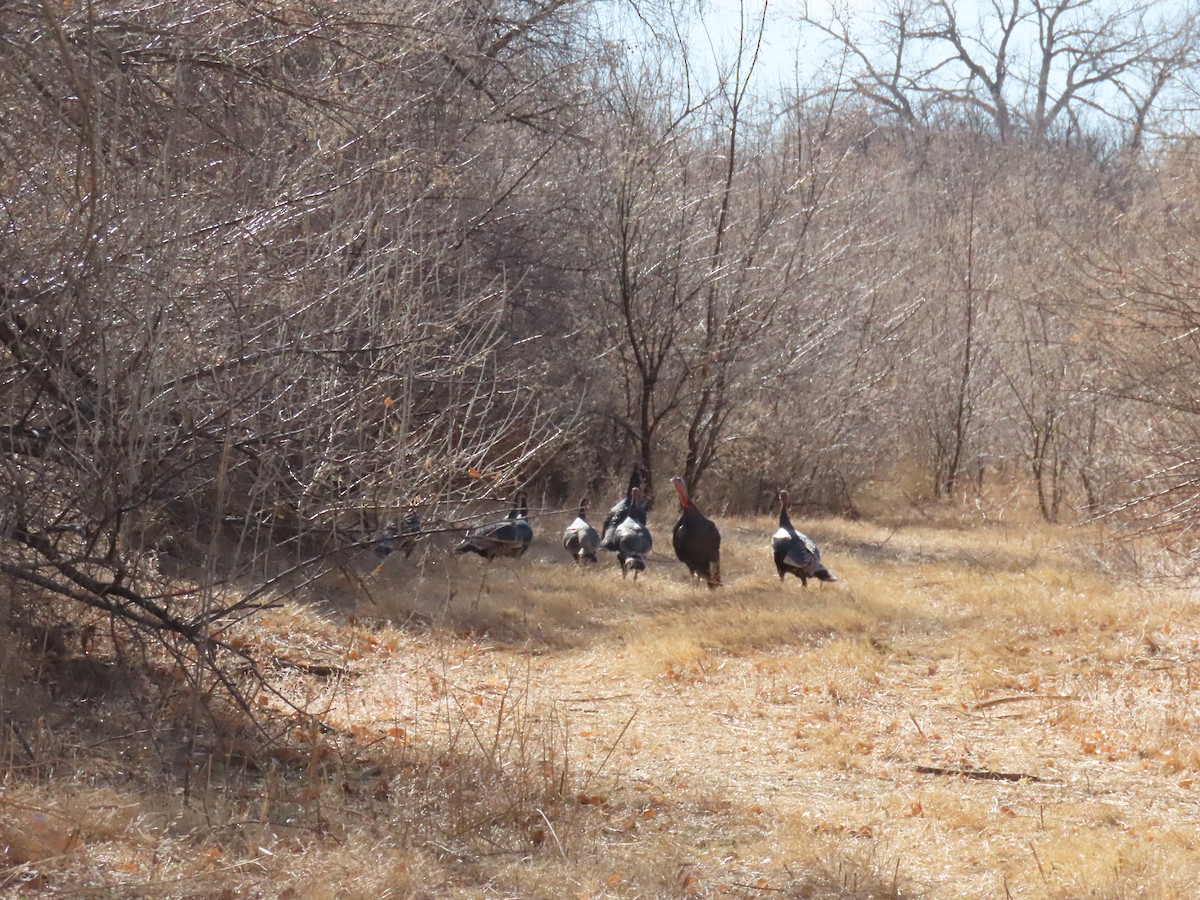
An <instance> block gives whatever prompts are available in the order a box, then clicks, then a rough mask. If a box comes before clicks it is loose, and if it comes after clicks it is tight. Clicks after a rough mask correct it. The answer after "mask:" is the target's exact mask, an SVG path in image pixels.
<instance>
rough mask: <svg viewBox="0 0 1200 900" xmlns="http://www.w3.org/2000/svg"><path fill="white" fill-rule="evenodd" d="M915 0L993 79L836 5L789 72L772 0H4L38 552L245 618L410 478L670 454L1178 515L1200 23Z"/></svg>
mask: <svg viewBox="0 0 1200 900" xmlns="http://www.w3.org/2000/svg"><path fill="white" fill-rule="evenodd" d="M919 6H920V9H919V11H920V13H921V17H923V18H921V17H918V18H919V22H921V23H923V24H922V25H921V29H922V30H921V32H920V36H919V37H920V40H921V41H924V42H925V43H926V44H927V45H930V46H937V45H944V44H946V42H949V45H954V46H957V48H958V49H957V50H956V52H957V54H958V55H957V57H956V59H957V63H956V64H957V65H962V66H965V67H966V69H965V71H967V72H968V73H970V72H974V73H975V74H974V75H970V76H969V77H967V79H966V81H963V82H955V84H960V85H961V84H966V85H967V86H968V87H967V88H966V89H961V88H960V87H954V86H953V85H951V84H949V83H946V82H942V81H939V80H938V79H940V78H943V77H944V75H945V72H944V70H939V69H931V68H928V66H926V63H925V61H927V59H928V57H922V56H920V55H919V54H918V55H916V56H914V55H912V53H911V51H906V52H909V54H910V55H909V56H907V57H896V58H894V59H893V60H892V61H893V62H894V63H895V65H892V66H891V67H890V68H888V67H886V66H884V65H883V64H882V61H886V59H887V53H888V52H892V53H893V54H894V53H897V52H899V51H900V49H901V48H902V47H905V46H910V45H909V44H905V43H904V41H901V40H899V39H898V38H897V35H899V36H901V37H903V36H904V35H905V34H908V32H905V31H904V29H905V28H911V27H915V25H913V23H914V22H918V19H914V20H912V21H910V22H909V24H907V25H905V24H903V23H898V20H897V21H895V22H892V25H893V26H895V27H893V28H892V30H891V31H886V30H885V33H886V34H887V35H891V37H890V38H888V39H887V40H883V41H882V42H880V41H876V42H875V43H869V42H863V43H856V38H855V37H854V35H853V33H852V32H851V31H850V30H847V29H845V28H841V27H840V26H837V24H836V23H824V24H820V25H819V24H818V23H815V22H814V21H809V22H808V23H806V27H807V28H808V29H809V31H801V32H800V34H801V35H805V34H808V35H810V37H809V38H807V40H809V41H810V46H811V47H812V48H814V50H816V49H818V48H822V47H823V45H821V44H820V43H819V40H820V38H821V37H822V36H824V37H825V38H829V37H834V38H836V44H837V46H838V47H839V48H840V52H841V53H842V56H843V64H842V65H841V66H839V67H832V68H829V69H827V70H825V71H830V72H837V73H839V75H840V77H832V76H831V77H825V76H821V75H819V74H817V75H816V76H815V78H814V80H813V81H812V83H811V85H810V86H809V88H806V89H805V90H803V91H801V90H798V89H792V90H787V91H783V90H780V91H777V92H774V93H771V92H768V91H767V90H766V89H765V88H764V87H763V85H765V84H767V83H768V82H767V81H766V80H764V78H763V76H762V74H761V72H760V71H759V70H758V69H757V68H756V66H757V65H758V63H757V59H756V55H755V53H756V43H755V40H756V31H755V23H754V20H748V21H747V23H746V25H745V27H744V29H743V31H742V33H741V35H740V43H736V44H735V45H733V46H732V48H731V49H730V51H729V54H728V55H727V56H724V57H722V58H721V59H719V60H716V61H715V62H714V61H713V60H705V61H704V64H703V65H699V64H697V60H695V59H692V58H690V57H689V56H688V55H687V54H686V53H683V52H681V50H680V47H679V45H678V44H673V43H671V41H670V40H666V41H665V42H660V41H661V40H662V39H660V38H657V37H655V34H654V33H653V32H647V33H646V34H645V35H644V38H645V40H644V41H629V40H615V38H616V37H617V36H618V34H619V33H620V34H621V36H622V37H628V36H629V32H619V31H618V27H617V25H616V24H614V23H615V20H614V19H613V18H612V17H611V15H612V14H611V9H609V8H608V7H601V6H599V5H595V4H593V3H591V2H587V0H575V2H571V0H471V2H453V3H444V2H434V0H428V2H423V0H417V2H405V3H378V2H372V0H315V2H306V3H293V2H284V0H188V2H180V3H157V2H149V0H107V2H91V3H82V4H64V3H58V2H50V0H42V2H30V0H18V2H13V3H8V4H5V5H4V6H3V7H2V8H0V51H2V52H0V118H2V121H0V125H2V127H0V162H2V165H3V169H2V171H0V202H2V204H3V205H2V212H0V216H2V220H0V223H2V227H0V373H2V377H3V382H4V391H3V394H2V395H0V452H2V455H3V461H4V466H3V470H2V474H0V478H2V479H3V486H2V491H3V494H2V499H0V503H2V504H3V505H2V507H0V517H2V522H3V529H2V530H3V541H2V543H0V571H3V572H4V573H5V574H6V576H7V577H8V578H9V579H11V582H12V583H14V584H18V583H19V584H22V585H23V586H24V587H23V589H27V588H30V587H32V588H36V589H37V590H39V591H44V592H47V593H49V594H52V595H57V596H60V597H68V598H71V599H72V600H75V601H78V602H79V603H82V604H84V605H88V606H92V607H98V608H100V609H101V610H103V611H105V612H108V613H114V614H116V615H117V616H118V618H120V619H122V620H124V621H129V622H134V623H137V624H140V625H144V626H153V627H154V628H155V629H159V630H163V631H164V632H165V633H170V634H174V635H176V636H178V637H180V638H182V639H183V640H184V641H185V643H186V642H193V643H195V642H203V640H205V636H206V634H207V629H208V628H209V626H210V624H211V623H213V622H216V621H218V620H220V619H221V618H222V617H225V616H228V615H231V614H233V613H234V612H238V611H242V610H246V609H252V608H253V607H254V605H255V604H256V603H257V598H258V597H259V596H260V594H258V593H257V592H256V590H255V586H256V585H262V584H264V583H270V582H269V579H271V578H273V577H278V575H279V573H280V572H281V571H282V570H286V569H287V568H288V567H289V566H293V565H294V566H298V567H299V568H300V569H301V570H303V569H304V568H305V567H306V566H309V565H320V564H321V561H322V560H327V559H329V558H330V556H329V554H333V555H336V552H335V551H336V550H337V549H338V548H339V547H345V546H346V545H347V543H348V542H353V541H355V540H358V539H361V538H363V537H366V536H369V535H370V534H371V533H372V532H373V530H374V529H376V528H377V527H378V526H379V525H380V524H381V523H382V522H383V521H385V520H386V519H387V518H389V517H392V516H394V515H396V514H397V513H398V512H402V511H403V510H404V509H406V508H407V507H408V506H409V505H410V504H413V505H416V506H417V507H418V509H419V510H420V511H421V512H422V513H423V514H424V515H426V517H427V518H433V517H437V516H444V517H448V518H454V517H455V515H456V511H457V510H458V509H459V507H460V504H462V503H464V502H468V501H475V500H479V499H488V498H498V497H501V496H506V495H508V494H510V493H511V492H512V491H513V490H514V489H515V488H516V487H517V486H518V485H524V486H527V487H528V486H530V485H532V486H533V488H534V495H535V496H540V497H546V498H548V499H549V500H551V501H558V500H563V499H566V498H568V497H574V496H577V492H578V491H580V490H583V489H596V488H599V487H602V486H607V487H612V486H613V485H614V484H617V483H619V481H623V477H624V474H625V473H627V471H628V469H629V467H630V466H631V465H638V466H639V467H640V468H641V469H642V470H643V475H644V477H645V479H646V484H647V489H648V490H649V491H650V492H651V493H652V492H653V490H654V487H655V486H656V485H657V484H659V483H665V479H664V477H663V476H664V475H667V476H669V475H671V474H675V473H679V474H682V475H683V476H684V477H685V478H686V479H687V480H688V481H689V483H690V484H691V485H692V486H693V488H694V491H695V493H697V494H698V495H700V496H702V497H703V498H704V499H705V502H706V508H707V509H710V510H713V511H717V510H720V509H722V508H724V509H727V510H730V511H750V510H758V509H763V508H765V506H766V505H767V504H768V503H769V502H770V500H771V498H772V497H773V496H774V494H775V491H776V490H777V489H778V488H779V487H780V486H784V485H786V486H788V487H789V488H790V490H791V492H792V496H793V499H794V501H796V503H797V505H799V506H803V505H808V506H810V507H813V506H816V507H823V508H829V509H835V510H852V509H853V508H854V506H855V502H856V498H857V497H858V496H860V494H861V490H862V488H863V487H864V486H865V485H867V484H868V483H870V482H872V481H878V480H883V479H894V478H898V477H901V476H902V477H903V478H904V479H905V482H906V483H907V484H910V485H911V486H912V489H914V490H917V491H922V492H928V493H931V494H936V495H943V496H952V495H960V494H962V493H964V492H967V493H969V492H973V491H977V490H980V489H981V488H982V487H984V486H986V485H989V484H990V483H992V482H993V481H996V480H1000V479H1003V480H1005V481H1006V482H1008V483H1015V484H1020V485H1025V486H1027V487H1028V488H1029V490H1030V491H1031V492H1032V493H1033V494H1035V495H1036V497H1037V499H1038V502H1039V504H1040V507H1041V511H1042V513H1043V514H1044V515H1045V516H1046V517H1047V518H1048V519H1058V518H1063V517H1068V516H1074V515H1077V514H1078V511H1083V512H1084V513H1085V514H1087V515H1099V514H1104V513H1106V512H1110V511H1112V510H1115V509H1126V510H1136V511H1137V512H1138V513H1139V514H1143V515H1145V516H1146V517H1147V518H1146V519H1145V521H1146V522H1148V523H1150V524H1152V525H1153V526H1155V527H1158V528H1161V529H1163V530H1164V531H1166V532H1170V533H1172V534H1178V533H1179V529H1180V528H1183V527H1186V526H1187V524H1188V522H1189V521H1190V516H1191V513H1192V511H1193V510H1194V507H1195V496H1196V494H1195V491H1194V489H1193V487H1192V486H1193V485H1194V484H1195V479H1196V478H1197V477H1198V476H1197V470H1198V468H1200V467H1198V466H1197V464H1196V459H1197V447H1198V445H1200V433H1198V432H1200V429H1198V427H1197V423H1198V422H1200V419H1198V418H1197V412H1200V400H1198V398H1197V397H1196V392H1195V384H1196V378H1195V377H1194V373H1193V369H1194V367H1195V360H1196V359H1197V349H1196V343H1195V335H1196V329H1195V326H1196V302H1195V298H1194V287H1193V285H1194V284H1195V283H1196V278H1197V276H1196V271H1195V264H1194V259H1193V254H1194V244H1195V235H1196V228H1195V224H1196V223H1195V222H1194V218H1195V216H1194V207H1195V205H1196V203H1197V200H1198V198H1200V187H1198V183H1197V178H1196V170H1195V166H1194V160H1193V157H1192V155H1191V153H1190V147H1191V145H1190V141H1189V140H1188V139H1187V138H1186V137H1185V136H1181V134H1182V133H1184V132H1185V131H1186V127H1185V126H1186V120H1185V119H1181V118H1180V117H1179V116H1178V115H1174V114H1169V113H1171V110H1168V109H1166V108H1165V106H1164V104H1165V98H1168V97H1173V98H1177V97H1179V96H1180V94H1181V92H1182V93H1184V94H1186V91H1187V86H1188V78H1190V77H1191V76H1192V75H1193V74H1194V65H1195V61H1194V59H1193V54H1192V51H1191V50H1190V47H1191V43H1189V42H1188V41H1187V40H1186V38H1187V36H1188V35H1190V33H1191V31H1190V29H1191V27H1192V25H1191V21H1190V19H1188V18H1187V17H1173V18H1169V17H1167V16H1166V13H1167V12H1171V11H1170V10H1166V7H1165V5H1163V7H1162V9H1158V7H1156V6H1154V5H1147V6H1146V7H1144V8H1143V12H1144V15H1143V16H1141V18H1137V19H1136V21H1135V19H1134V18H1130V17H1115V18H1105V17H1104V14H1103V9H1102V7H1101V6H1100V5H1099V4H1092V3H1090V2H1086V0H1085V2H1082V3H1080V2H1075V3H1070V4H1066V3H1064V4H1059V5H1058V6H1060V7H1061V8H1058V7H1056V6H1055V4H1032V5H1029V6H1028V7H1026V6H1025V5H1024V3H1023V2H1022V3H1018V4H1016V5H1014V7H1013V9H1014V11H1015V13H1014V14H1016V13H1021V15H1022V16H1023V18H1021V20H1020V21H1019V22H1017V21H1013V22H1010V21H1009V20H1007V19H1005V20H1004V22H1003V23H1001V24H1002V25H1003V27H1004V28H1009V29H1010V31H1011V32H1012V34H1013V35H1014V36H1015V37H1014V38H1013V40H1014V41H1015V40H1018V39H1019V36H1020V35H1021V34H1023V33H1024V32H1022V31H1021V29H1022V28H1027V27H1033V26H1036V25H1037V24H1038V23H1039V22H1040V23H1041V24H1042V26H1043V30H1042V31H1041V32H1037V31H1031V32H1029V34H1031V35H1033V34H1043V38H1041V40H1042V43H1041V44H1040V45H1037V46H1039V47H1040V48H1041V55H1040V56H1039V55H1038V54H1037V53H1029V54H1026V55H1025V56H1020V55H1016V56H1013V57H1012V58H1011V59H1009V58H997V59H991V60H990V61H989V60H983V59H981V57H980V54H981V53H983V52H984V51H985V50H986V48H987V46H988V44H987V42H986V41H983V40H976V39H975V38H972V36H971V35H970V34H968V33H967V32H966V31H964V30H963V29H962V28H960V27H959V25H958V24H956V23H957V22H958V20H957V19H955V18H954V17H953V12H954V9H953V5H952V4H950V3H947V2H943V0H930V2H928V3H925V4H922V5H919ZM915 8H916V7H914V9H915ZM1055 9H1057V12H1056V13H1054V18H1053V22H1054V23H1055V25H1054V28H1056V29H1057V30H1056V31H1055V30H1053V29H1052V30H1051V32H1046V31H1045V27H1046V23H1047V22H1049V21H1051V20H1050V19H1047V18H1046V16H1047V15H1048V14H1049V13H1052V12H1054V10H1055ZM678 11H679V10H678V9H677V10H676V12H678ZM600 12H602V13H603V16H599V17H598V13H600ZM642 12H643V13H645V15H644V16H643V18H642V19H641V21H642V22H643V23H646V22H651V24H653V21H651V20H652V15H653V14H654V13H655V11H652V10H650V9H649V8H646V9H644V10H642ZM657 12H659V13H661V12H662V10H658V11H657ZM1158 13H1162V15H1157V14H1158ZM1089 17H1090V18H1089ZM654 21H658V20H654ZM662 21H666V20H662ZM906 21H908V20H906ZM1068 25H1070V28H1068V27H1067V26H1068ZM622 27H624V26H622ZM986 27H987V21H986V18H985V19H983V20H981V22H980V24H979V28H980V29H984V30H986ZM897 28H899V29H900V30H899V31H897V30H896V29H897ZM956 29H957V30H956ZM1072 29H1073V30H1072ZM663 33H672V32H670V30H669V29H668V30H666V31H665V32H663ZM981 33H982V32H981ZM912 34H915V32H913V33H912ZM1047 34H1049V37H1046V36H1045V35H1047ZM1067 35H1073V36H1075V37H1078V36H1080V35H1085V36H1087V35H1090V36H1091V38H1092V39H1093V44H1092V46H1093V48H1097V49H1096V52H1095V53H1094V54H1093V56H1092V57H1091V58H1090V59H1082V58H1075V57H1071V56H1070V55H1069V54H1068V55H1066V56H1064V55H1063V54H1064V53H1066V51H1065V50H1063V48H1064V47H1066V48H1074V47H1076V46H1077V44H1076V43H1073V42H1072V41H1071V40H1067V37H1066V36H1067ZM910 36H912V35H910ZM1055 36H1057V37H1055ZM888 40H891V41H892V43H891V44H889V43H888ZM956 40H957V41H958V44H957V45H955V41H956ZM1056 41H1057V43H1056ZM1106 42H1107V43H1106ZM1193 43H1194V42H1193ZM1122 48H1125V49H1122ZM1101 50H1103V52H1100V51H1101ZM1135 50H1136V53H1135V52H1134V51H1135ZM1072 52H1073V51H1072ZM1122 53H1124V54H1125V55H1124V56H1122V55H1121V54H1122ZM880 54H882V55H880ZM845 60H849V61H850V62H849V63H846V62H845ZM1021 60H1026V61H1030V60H1033V61H1038V60H1040V61H1041V63H1042V64H1044V65H1042V67H1041V68H1039V69H1037V70H1036V71H1034V70H1033V69H1030V70H1028V71H1025V72H1023V73H1022V72H1021V71H1020V69H1019V66H1018V65H1017V64H1018V63H1019V62H1020V61H1021ZM1063 60H1065V63H1064V62H1063ZM985 63H986V64H985ZM972 65H974V66H975V68H974V69H973V68H972ZM1029 65H1032V63H1029ZM1058 65H1065V66H1066V68H1064V69H1062V71H1058V70H1056V69H1055V68H1054V67H1055V66H1058ZM923 66H924V68H923ZM989 66H990V67H991V68H989ZM889 72H890V73H892V77H891V80H890V81H888V80H887V78H886V77H885V76H887V73H889ZM989 72H991V73H992V75H991V76H989V75H988V73H989ZM997 72H1001V73H1004V74H1005V76H1006V78H1007V80H1006V81H1004V82H1003V83H999V82H997V81H996V78H995V75H996V73H997ZM989 78H991V81H989ZM980 85H982V86H983V88H984V89H985V91H984V94H978V92H977V91H976V88H978V87H979V86H980ZM980 97H983V98H984V99H982V100H981V99H980ZM987 98H990V99H987ZM1106 98H1108V100H1110V101H1111V103H1109V104H1108V105H1106V103H1107V101H1106ZM985 100H986V102H985ZM1060 101H1061V102H1060ZM1176 106H1179V104H1176ZM1160 107H1162V112H1163V114H1162V115H1161V116H1160V115H1158V113H1159V111H1160ZM1089 110H1090V111H1091V113H1089ZM1092 113H1094V114H1092ZM1181 122H1183V123H1184V125H1183V126H1182V127H1181V125H1180V123H1181ZM1114 123H1115V124H1114ZM169 556H184V557H188V558H190V560H191V561H192V562H193V563H195V564H199V565H205V566H207V567H208V573H209V577H208V578H207V579H206V580H205V587H204V590H201V591H199V593H197V594H196V595H194V596H193V595H190V594H188V593H187V592H186V591H184V592H183V593H180V591H183V589H182V588H180V587H179V586H178V585H176V584H175V583H173V582H171V581H170V580H169V579H167V578H166V577H165V576H164V574H163V572H164V568H165V567H164V565H163V560H164V558H166V557H169ZM243 576H245V577H249V578H250V581H242V582H239V583H240V584H243V585H246V584H248V585H250V587H247V588H244V589H243V593H242V594H237V593H236V592H234V593H230V592H222V593H220V594H217V593H215V592H212V591H210V590H208V589H210V588H211V587H212V586H213V585H215V584H216V583H217V582H218V581H231V582H232V581H234V580H235V579H237V578H241V577H243ZM218 596H219V597H220V598H221V599H220V600H219V601H218V599H217V597H218Z"/></svg>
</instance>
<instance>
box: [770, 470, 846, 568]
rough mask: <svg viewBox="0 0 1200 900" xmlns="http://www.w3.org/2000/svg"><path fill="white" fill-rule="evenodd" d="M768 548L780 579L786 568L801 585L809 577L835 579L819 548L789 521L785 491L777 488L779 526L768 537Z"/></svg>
mask: <svg viewBox="0 0 1200 900" xmlns="http://www.w3.org/2000/svg"><path fill="white" fill-rule="evenodd" d="M771 549H772V551H773V554H774V556H775V569H776V571H777V572H778V573H779V580H780V581H783V578H784V576H785V575H787V574H788V573H789V572H790V573H791V574H792V575H795V576H796V577H797V578H799V579H800V584H801V585H803V586H804V587H807V586H808V579H810V578H815V579H817V580H818V581H837V577H836V576H834V574H833V573H832V572H830V571H829V569H827V568H825V565H824V563H822V562H821V551H820V550H818V549H817V545H816V543H815V542H814V541H813V540H812V539H811V538H809V537H807V536H806V535H803V534H801V533H800V532H798V531H797V530H796V529H795V527H794V526H793V525H792V520H791V518H790V517H789V516H788V493H787V491H780V492H779V530H778V531H776V532H775V534H774V535H772V537H771Z"/></svg>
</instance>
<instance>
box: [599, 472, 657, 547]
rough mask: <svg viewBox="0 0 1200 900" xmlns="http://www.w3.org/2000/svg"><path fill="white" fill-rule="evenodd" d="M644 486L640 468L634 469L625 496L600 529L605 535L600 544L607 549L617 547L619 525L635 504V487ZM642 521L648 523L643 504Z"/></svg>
mask: <svg viewBox="0 0 1200 900" xmlns="http://www.w3.org/2000/svg"><path fill="white" fill-rule="evenodd" d="M641 486H642V477H641V476H640V475H638V470H637V469H634V470H633V474H632V475H630V476H629V487H628V488H626V489H625V498H624V499H623V500H619V501H617V502H616V503H615V504H614V505H613V508H612V509H610V510H609V511H608V515H607V516H605V518H604V527H603V528H601V529H600V534H601V535H603V537H602V538H601V540H600V545H601V546H602V547H604V549H605V550H616V549H617V526H618V525H620V524H621V523H622V522H624V521H625V517H626V516H628V515H629V509H630V506H631V505H632V504H633V491H634V488H640V487H641ZM640 510H641V519H640V521H641V523H642V524H643V525H645V524H646V507H645V505H642V506H641V507H640Z"/></svg>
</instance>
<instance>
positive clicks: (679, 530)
mask: <svg viewBox="0 0 1200 900" xmlns="http://www.w3.org/2000/svg"><path fill="white" fill-rule="evenodd" d="M671 483H672V484H673V485H675V491H676V493H678V494H679V505H680V507H681V511H680V514H679V521H678V522H676V523H675V529H674V531H673V532H672V533H671V542H672V543H673V544H674V545H675V555H676V556H678V557H679V560H680V562H682V563H683V564H684V565H685V566H687V567H688V571H689V572H691V574H692V575H693V576H694V577H698V578H703V579H704V580H705V581H706V582H708V586H709V587H710V588H715V587H718V586H720V584H721V532H720V531H719V530H717V526H716V525H714V524H713V522H712V520H710V519H709V518H708V517H707V516H705V515H704V513H702V512H700V510H699V509H697V508H696V506H695V504H693V503H692V502H691V501H690V500H689V499H688V492H687V485H686V484H684V483H683V479H682V478H680V477H679V476H678V475H676V476H675V477H674V478H672V479H671Z"/></svg>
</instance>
